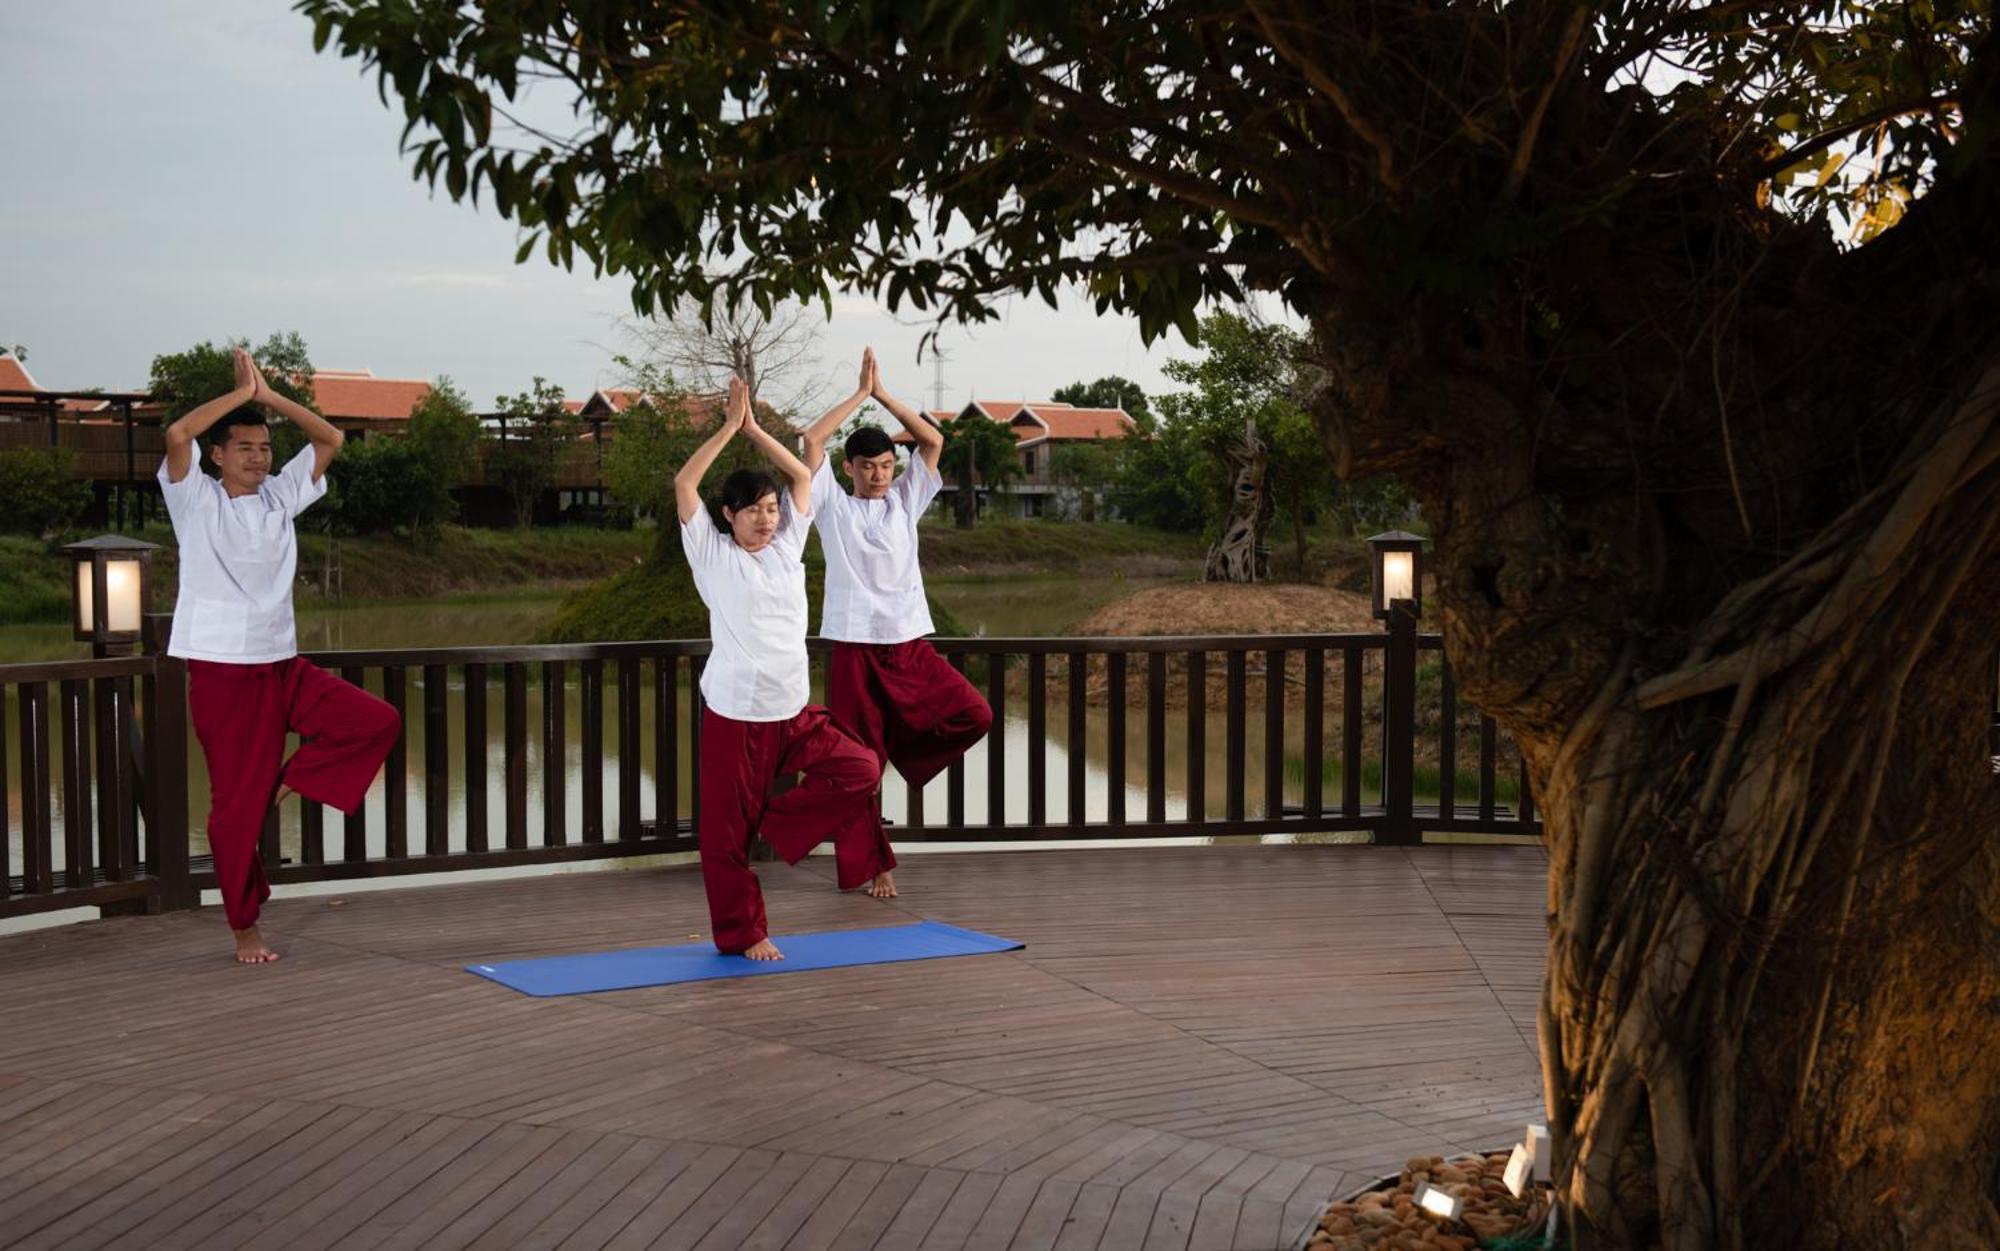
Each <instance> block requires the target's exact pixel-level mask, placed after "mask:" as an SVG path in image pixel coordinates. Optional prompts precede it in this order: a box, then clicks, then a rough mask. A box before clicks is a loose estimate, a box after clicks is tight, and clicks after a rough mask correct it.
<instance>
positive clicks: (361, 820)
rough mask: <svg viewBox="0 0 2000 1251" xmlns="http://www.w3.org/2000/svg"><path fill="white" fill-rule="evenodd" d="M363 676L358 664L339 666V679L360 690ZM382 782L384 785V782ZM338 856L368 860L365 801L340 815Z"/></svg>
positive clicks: (350, 861)
mask: <svg viewBox="0 0 2000 1251" xmlns="http://www.w3.org/2000/svg"><path fill="white" fill-rule="evenodd" d="M365 677H366V674H365V672H364V671H363V670H362V668H361V667H360V666H359V665H353V664H348V665H342V666H341V668H340V678H341V681H343V682H346V683H349V684H350V685H353V686H356V687H360V688H361V689H362V690H366V689H368V688H367V686H366V684H365V682H364V680H363V679H364V678H365ZM384 784H385V785H386V782H385V783H384ZM340 858H341V860H342V862H343V863H346V864H365V863H367V861H368V805H367V804H366V803H361V804H356V805H355V807H354V811H353V812H350V813H345V814H343V815H342V817H341V825H340Z"/></svg>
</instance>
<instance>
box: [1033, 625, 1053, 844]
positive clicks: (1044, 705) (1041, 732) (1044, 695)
mask: <svg viewBox="0 0 2000 1251" xmlns="http://www.w3.org/2000/svg"><path fill="white" fill-rule="evenodd" d="M1048 695H1049V658H1048V656H1046V655H1045V654H1043V653H1041V652H1036V653H1034V654H1033V655H1031V656H1029V657H1028V824H1030V825H1041V824H1043V823H1044V822H1046V821H1047V820H1048V797H1049V710H1048Z"/></svg>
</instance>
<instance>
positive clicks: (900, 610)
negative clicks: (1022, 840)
mask: <svg viewBox="0 0 2000 1251" xmlns="http://www.w3.org/2000/svg"><path fill="white" fill-rule="evenodd" d="M870 397H873V398H874V399H876V400H878V401H880V403H881V404H882V406H883V407H884V408H887V409H888V410H889V412H890V413H891V414H893V415H894V416H895V418H896V420H897V421H900V422H902V423H903V428H904V429H905V430H907V431H909V432H910V437H911V438H912V439H914V440H916V445H915V448H914V449H913V450H912V452H911V454H910V463H909V467H908V468H906V469H905V470H904V471H903V475H902V476H901V477H897V476H896V445H895V444H894V443H893V442H891V441H890V438H889V436H888V435H887V434H886V433H884V432H883V431H882V430H881V429H879V428H877V427H875V426H864V427H862V428H861V429H860V430H857V431H855V432H854V433H853V434H852V435H849V436H848V439H847V445H846V447H845V448H844V449H843V451H844V453H845V457H846V462H847V466H846V467H847V477H848V480H849V481H851V482H852V483H853V484H854V492H853V494H851V495H850V494H848V493H847V492H846V491H844V490H842V489H841V487H840V483H839V481H838V480H837V479H835V477H834V474H833V465H832V463H831V462H830V461H829V460H828V459H827V455H826V442H827V440H828V439H830V438H832V437H833V434H834V432H835V431H836V430H838V429H839V428H840V425H841V423H842V422H844V421H846V420H847V419H848V417H849V416H851V415H852V414H853V413H854V410H855V409H857V408H859V407H860V406H861V403H862V401H864V400H866V399H869V398H870ZM805 442H806V446H805V452H806V465H807V466H808V467H809V468H810V469H811V470H812V471H813V479H812V509H813V524H814V525H815V526H817V527H818V528H819V538H820V546H821V548H822V549H823V550H824V551H825V553H826V602H825V605H824V607H823V609H822V611H821V613H820V628H819V632H820V636H821V637H822V638H826V639H831V640H833V657H832V659H831V660H830V661H829V662H828V664H827V675H826V702H827V706H828V708H830V709H831V710H832V712H833V715H834V717H835V719H836V720H838V721H839V722H840V724H841V725H842V726H844V727H845V728H846V729H847V730H848V731H849V732H850V733H852V734H853V735H854V736H855V737H856V738H858V739H860V740H861V741H862V743H863V744H865V745H866V746H867V748H868V750H869V751H871V752H873V753H874V754H875V762H876V764H877V765H878V766H880V767H883V768H885V769H886V767H887V765H889V764H894V765H895V766H896V770H897V772H899V773H901V774H902V775H903V778H904V780H905V781H907V782H908V783H909V784H910V785H912V786H922V785H923V784H924V783H925V782H928V781H930V780H931V779H932V778H934V777H936V776H937V775H938V774H939V773H940V772H942V771H943V770H944V769H945V768H946V767H948V766H949V765H950V764H951V762H952V761H954V760H957V759H958V758H959V757H960V756H962V755H964V754H965V750H966V748H968V747H970V746H972V745H973V744H974V743H976V742H978V741H979V740H980V739H981V738H983V737H984V736H985V734H986V731H987V730H988V729H990V728H991V727H992V725H993V710H992V709H991V708H990V707H988V706H987V703H986V700H985V699H984V698H983V697H981V695H980V694H979V692H978V690H977V689H975V688H974V687H973V685H972V683H970V682H968V681H966V680H965V675H964V674H962V673H960V672H959V671H958V670H957V669H954V668H953V667H952V666H951V665H950V664H948V663H946V661H945V659H944V657H942V656H940V655H938V653H937V649H936V648H935V647H932V646H931V645H930V642H929V640H927V639H926V638H925V637H924V636H925V635H927V634H929V633H931V631H932V630H933V629H935V628H936V627H935V626H933V625H932V624H931V610H930V603H929V601H928V600H926V599H925V597H924V574H923V569H922V568H921V567H920V566H919V565H918V564H917V520H918V518H920V517H922V516H923V515H924V510H925V509H927V508H929V507H930V505H931V501H932V500H934V499H936V498H937V493H938V491H939V489H940V488H942V487H943V485H944V479H943V478H941V477H940V476H939V475H938V456H939V455H940V454H941V453H942V452H943V451H944V436H943V435H942V434H940V433H939V432H938V429H937V427H936V426H933V425H932V424H931V423H930V422H928V421H926V420H925V419H924V418H923V416H922V415H921V414H919V413H918V412H917V411H916V410H915V409H913V408H911V407H910V406H909V405H907V404H904V403H902V402H901V401H899V400H897V399H896V398H895V397H894V396H892V395H890V394H889V393H888V391H887V390H885V389H884V388H883V386H882V376H881V372H880V370H879V369H878V368H877V366H876V364H875V353H874V351H873V350H870V351H868V352H866V353H864V354H863V355H862V358H861V383H860V385H859V386H858V387H857V388H856V390H855V392H854V394H853V395H851V396H849V397H847V398H846V399H844V400H842V401H841V402H840V403H838V404H836V405H834V406H833V407H832V408H831V409H829V410H828V411H827V413H826V415H825V416H823V417H821V418H820V419H819V420H818V421H816V422H814V423H813V424H812V427H811V428H810V429H809V430H807V431H806V435H805ZM877 828H878V829H879V828H880V827H879V825H878V827H877ZM882 855H883V857H884V858H885V861H886V863H888V864H889V865H892V866H893V865H894V863H895V857H894V855H893V853H891V852H890V850H889V842H888V838H887V836H886V834H885V835H883V837H882ZM880 887H886V888H887V889H881V888H880ZM875 893H876V894H879V895H894V894H895V893H896V889H895V883H894V881H893V879H891V877H890V876H889V874H888V873H886V872H885V873H883V875H882V880H881V883H880V885H879V886H878V889H877V890H876V892H875Z"/></svg>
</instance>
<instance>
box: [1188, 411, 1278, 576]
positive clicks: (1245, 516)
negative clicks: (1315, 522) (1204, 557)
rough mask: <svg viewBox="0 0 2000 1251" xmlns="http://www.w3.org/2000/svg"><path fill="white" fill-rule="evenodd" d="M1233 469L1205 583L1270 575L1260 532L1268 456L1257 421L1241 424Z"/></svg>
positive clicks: (1267, 508)
mask: <svg viewBox="0 0 2000 1251" xmlns="http://www.w3.org/2000/svg"><path fill="white" fill-rule="evenodd" d="M1230 460H1231V462H1232V463H1233V465H1234V466H1235V472H1234V474H1233V475H1232V477H1231V479H1230V493H1229V514H1228V516H1226V517H1225V518H1223V522H1222V533H1221V535H1219V536H1218V537H1217V538H1216V540H1215V543H1214V545H1213V546H1211V547H1210V548H1209V549H1208V565H1207V568H1206V569H1205V570H1204V572H1203V573H1202V580H1203V581H1205V582H1263V581H1265V580H1267V579H1269V577H1270V576H1271V549H1270V547H1269V546H1268V545H1267V544H1266V543H1265V541H1264V533H1265V531H1266V530H1268V529H1269V528H1270V525H1271V511H1272V508H1271V492H1270V490H1269V487H1268V485H1267V474H1266V469H1267V467H1268V464H1269V457H1268V456H1267V455H1266V452H1265V447H1264V440H1263V439H1262V438H1260V437H1258V434H1257V423H1256V422H1255V421H1254V420H1253V421H1247V422H1245V423H1244V424H1243V440H1242V442H1240V443H1239V444H1237V445H1236V446H1235V447H1234V448H1232V449H1230Z"/></svg>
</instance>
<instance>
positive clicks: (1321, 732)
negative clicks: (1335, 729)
mask: <svg viewBox="0 0 2000 1251" xmlns="http://www.w3.org/2000/svg"><path fill="white" fill-rule="evenodd" d="M1305 656H1306V707H1305V714H1304V715H1305V748H1304V751H1305V769H1306V776H1305V794H1304V797H1303V799H1302V806H1303V807H1304V809H1305V815H1306V817H1307V818H1308V819H1314V820H1316V819H1317V818H1318V817H1319V815H1320V814H1321V813H1322V812H1324V811H1325V810H1326V652H1324V651H1323V650H1321V649H1320V648H1317V647H1312V648H1307V649H1306V654H1305Z"/></svg>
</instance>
